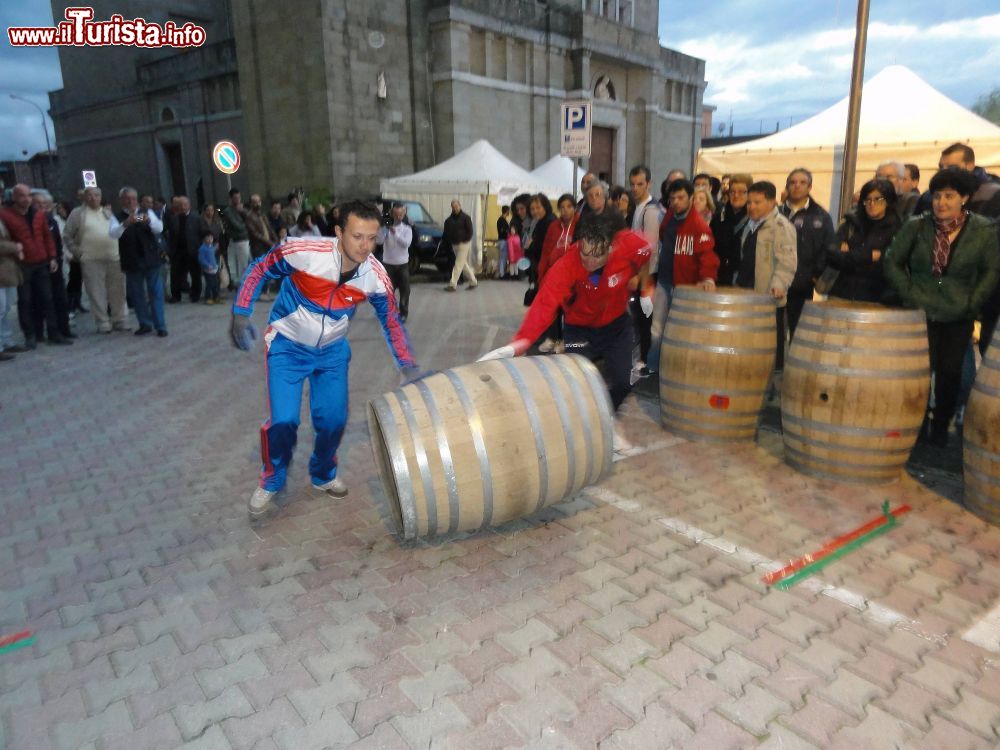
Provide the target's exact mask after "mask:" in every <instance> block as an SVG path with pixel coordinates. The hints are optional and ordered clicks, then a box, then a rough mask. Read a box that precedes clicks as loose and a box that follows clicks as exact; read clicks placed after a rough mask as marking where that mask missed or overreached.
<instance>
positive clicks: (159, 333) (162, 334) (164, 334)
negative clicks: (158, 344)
mask: <svg viewBox="0 0 1000 750" xmlns="http://www.w3.org/2000/svg"><path fill="white" fill-rule="evenodd" d="M156 335H157V336H159V337H160V338H161V339H165V338H166V337H167V329H166V328H161V329H160V330H159V331H157V332H156Z"/></svg>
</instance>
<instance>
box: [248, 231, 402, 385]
mask: <svg viewBox="0 0 1000 750" xmlns="http://www.w3.org/2000/svg"><path fill="white" fill-rule="evenodd" d="M341 262H342V256H341V254H340V252H339V249H338V247H337V239H336V238H334V237H308V238H305V237H304V238H301V239H288V240H286V241H285V242H284V243H282V244H281V245H277V246H275V247H273V248H271V250H270V251H269V252H267V253H266V254H265V255H262V256H261V257H260V258H258V259H257V260H255V261H254V262H253V263H252V264H251V265H250V267H249V268H247V272H246V275H244V277H243V282H242V283H241V284H240V288H239V291H238V292H237V293H236V301H235V303H234V304H233V313H234V314H236V315H244V316H247V317H249V316H250V315H251V314H252V313H253V303H254V301H255V300H256V299H257V297H258V296H259V295H260V293H261V291H262V290H263V289H264V287H265V286H266V284H267V281H269V280H281V279H284V283H282V285H281V291H280V292H279V293H278V298H277V299H276V300H275V302H274V305H273V306H272V307H271V316H270V318H269V320H268V333H267V334H265V340H267V337H268V335H269V334H271V333H273V332H277V333H280V334H281V335H282V336H284V337H285V338H287V339H290V340H291V341H294V342H296V343H298V344H302V345H304V346H311V347H316V348H323V347H325V346H328V345H330V344H332V343H334V342H337V341H340V340H341V339H343V338H345V337H346V336H347V329H348V327H349V325H350V322H351V318H352V317H354V311H355V309H356V308H357V306H358V305H360V304H361V303H362V302H364V301H365V300H367V301H368V302H370V303H371V305H372V307H373V308H375V315H376V316H377V317H378V319H379V322H380V323H381V324H382V331H383V332H384V334H385V338H386V341H387V342H388V344H389V349H390V351H391V352H392V355H393V357H394V358H395V360H396V365H397V367H399V368H403V367H416V361H415V360H414V357H413V351H412V348H411V347H410V341H409V337H408V336H407V334H406V329H405V328H404V327H403V324H402V322H401V321H400V319H399V312H398V309H397V307H396V298H395V295H394V294H393V289H392V282H390V281H389V276H388V275H387V274H386V271H385V268H383V267H382V264H381V263H379V262H378V261H377V260H376V259H375V258H373V257H369V258H368V259H367V260H365V261H364V263H362V264H361V265H359V266H358V267H357V268H356V269H355V270H354V272H352V273H350V274H348V277H347V278H346V279H345V280H344V281H343V282H341V270H340V269H341Z"/></svg>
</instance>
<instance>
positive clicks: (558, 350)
mask: <svg viewBox="0 0 1000 750" xmlns="http://www.w3.org/2000/svg"><path fill="white" fill-rule="evenodd" d="M552 353H553V354H565V353H566V344H564V343H563V342H562V341H557V342H556V345H555V347H554V348H553V349H552Z"/></svg>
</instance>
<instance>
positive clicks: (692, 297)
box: [660, 286, 777, 441]
mask: <svg viewBox="0 0 1000 750" xmlns="http://www.w3.org/2000/svg"><path fill="white" fill-rule="evenodd" d="M776 336H777V334H776V332H775V321H774V301H773V300H772V299H771V298H770V297H767V296H765V295H762V294H756V293H754V292H753V291H752V290H750V289H726V290H724V291H722V292H706V291H704V290H702V289H699V288H696V287H683V286H682V287H677V288H676V289H674V293H673V302H672V304H671V306H670V314H669V315H668V316H667V322H666V327H665V329H664V332H663V341H662V344H661V347H660V421H661V422H662V424H663V426H664V427H665V428H666V429H668V430H670V432H673V433H675V434H677V435H681V436H683V437H686V438H690V439H693V440H710V441H735V440H753V438H754V436H755V435H756V433H757V419H758V417H759V415H760V410H761V407H763V405H764V395H765V391H766V390H767V382H768V378H769V377H770V375H771V370H772V369H773V368H774V354H775V343H776Z"/></svg>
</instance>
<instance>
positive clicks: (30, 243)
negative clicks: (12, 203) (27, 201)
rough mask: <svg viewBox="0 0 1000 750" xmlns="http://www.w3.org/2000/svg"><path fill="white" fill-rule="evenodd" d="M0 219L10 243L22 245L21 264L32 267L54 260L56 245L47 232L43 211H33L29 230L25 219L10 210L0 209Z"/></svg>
mask: <svg viewBox="0 0 1000 750" xmlns="http://www.w3.org/2000/svg"><path fill="white" fill-rule="evenodd" d="M29 213H30V212H29ZM0 219H2V220H3V223H4V226H6V227H7V231H8V232H9V233H10V239H11V242H20V243H21V245H23V247H24V260H23V261H21V262H22V263H24V264H25V265H34V264H36V263H45V262H47V261H50V260H55V259H56V243H55V240H53V239H52V232H50V231H49V220H48V217H47V216H46V215H45V213H44V212H43V211H35V215H34V218H33V219H32V222H31V228H30V229H29V228H28V222H27V219H26V218H25V217H24V216H22V215H21V214H19V213H18V212H17V211H15V210H13V209H11V208H0Z"/></svg>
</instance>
